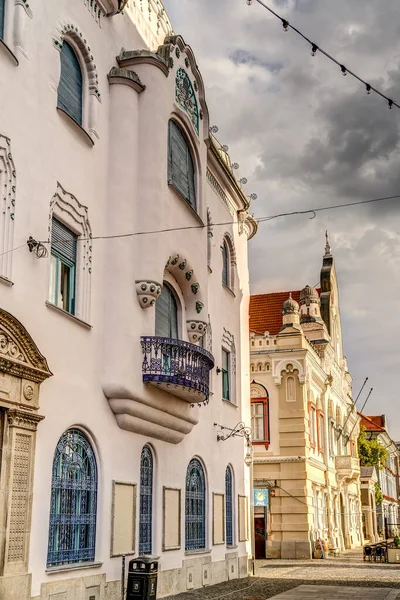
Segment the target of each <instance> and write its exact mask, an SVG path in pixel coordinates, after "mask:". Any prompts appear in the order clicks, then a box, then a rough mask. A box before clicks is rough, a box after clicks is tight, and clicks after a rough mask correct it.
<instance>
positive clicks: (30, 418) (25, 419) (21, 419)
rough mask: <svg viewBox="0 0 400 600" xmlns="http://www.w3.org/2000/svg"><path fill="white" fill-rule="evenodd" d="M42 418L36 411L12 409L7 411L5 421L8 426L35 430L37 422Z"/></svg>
mask: <svg viewBox="0 0 400 600" xmlns="http://www.w3.org/2000/svg"><path fill="white" fill-rule="evenodd" d="M43 419H44V416H42V415H38V414H37V413H31V412H25V411H22V410H18V409H14V410H9V411H7V421H8V426H9V427H18V428H19V429H27V430H28V431H36V430H37V426H38V423H40V421H42V420H43Z"/></svg>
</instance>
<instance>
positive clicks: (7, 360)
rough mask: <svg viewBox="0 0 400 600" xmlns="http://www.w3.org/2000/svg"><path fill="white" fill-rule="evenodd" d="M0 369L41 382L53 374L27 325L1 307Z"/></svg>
mask: <svg viewBox="0 0 400 600" xmlns="http://www.w3.org/2000/svg"><path fill="white" fill-rule="evenodd" d="M0 371H2V372H3V373H9V374H10V375H14V376H15V377H21V378H24V379H29V380H30V381H34V382H37V383H41V382H42V381H44V380H45V379H47V378H48V377H50V376H51V375H52V373H51V371H50V369H49V367H48V364H47V361H46V359H45V357H44V356H43V355H42V354H41V353H40V352H39V349H38V347H37V346H36V344H35V342H34V341H33V339H32V338H31V336H30V335H29V333H28V332H27V330H26V329H25V327H24V326H23V325H22V323H20V321H18V320H17V319H16V318H15V317H14V316H13V315H11V314H10V313H8V312H7V311H5V310H4V309H2V308H0Z"/></svg>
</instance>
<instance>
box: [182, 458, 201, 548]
mask: <svg viewBox="0 0 400 600" xmlns="http://www.w3.org/2000/svg"><path fill="white" fill-rule="evenodd" d="M205 547H206V481H205V477H204V471H203V467H202V465H201V462H200V461H199V460H198V459H197V458H192V460H191V461H190V463H189V466H188V469H187V473H186V497H185V550H199V549H201V548H205Z"/></svg>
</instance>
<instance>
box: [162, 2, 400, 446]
mask: <svg viewBox="0 0 400 600" xmlns="http://www.w3.org/2000/svg"><path fill="white" fill-rule="evenodd" d="M265 1H266V3H267V4H270V5H271V6H273V7H274V8H275V9H276V10H277V11H278V12H282V14H283V15H284V17H285V18H287V19H288V20H289V21H290V22H291V23H293V24H294V25H296V26H297V27H299V28H300V29H301V30H302V31H304V33H305V34H307V35H308V36H309V37H310V39H312V40H314V41H315V42H316V43H317V44H318V45H320V46H321V47H324V48H326V50H327V51H328V52H330V53H331V54H332V55H334V56H336V57H337V58H338V60H339V61H340V62H341V63H343V64H345V65H347V67H348V68H351V69H352V70H354V71H355V72H356V73H358V74H359V75H360V76H362V77H363V78H364V79H365V80H366V81H369V82H370V83H371V84H372V85H375V86H376V87H378V88H379V89H381V90H382V91H383V92H385V93H386V94H387V95H389V96H390V97H392V98H393V99H395V100H397V101H400V18H399V8H398V0H385V1H384V2H378V1H377V0H352V1H351V2H349V1H348V0H336V2H332V0H318V1H317V0H278V1H277V0H275V2H274V1H273V0H269V1H268V0H265ZM165 5H166V8H167V10H168V11H169V14H170V16H171V18H172V21H173V23H174V26H175V29H176V31H177V32H178V33H182V34H183V36H184V38H185V40H186V41H187V43H189V44H190V45H191V46H192V48H193V50H194V52H195V54H196V60H197V62H198V64H199V66H200V69H201V71H202V75H203V77H204V80H205V84H206V90H207V103H208V106H209V109H210V115H211V121H212V123H213V124H214V123H215V124H217V125H218V126H219V133H218V135H219V136H220V139H221V141H222V142H223V143H227V144H228V145H229V147H230V154H231V156H232V159H233V160H235V161H237V162H238V163H239V164H240V170H239V171H238V172H237V173H238V174H239V176H241V177H242V176H245V177H247V178H248V180H249V182H248V184H247V186H246V191H247V193H249V194H250V193H251V192H256V193H257V195H258V200H257V201H255V202H254V203H253V205H252V210H253V211H254V213H255V215H256V216H264V215H274V214H277V213H281V212H287V211H290V210H304V209H307V208H311V207H318V206H328V205H332V204H339V203H343V202H354V201H359V200H360V199H367V198H374V197H378V196H385V195H393V194H396V193H400V142H399V138H400V110H399V109H393V110H388V107H387V103H386V102H385V101H384V100H383V99H382V98H379V97H377V96H375V95H374V94H371V95H370V96H367V94H366V93H365V88H364V87H363V86H362V85H361V84H360V83H359V82H357V81H355V80H354V79H353V78H351V77H350V76H347V77H343V76H342V75H341V73H340V69H339V68H338V67H337V66H336V65H334V64H332V63H331V62H330V61H328V60H327V59H326V58H325V57H324V56H322V55H321V54H319V53H317V56H315V57H311V51H310V50H311V49H310V47H309V45H308V44H307V43H306V42H304V40H302V39H300V38H299V37H298V36H296V34H294V33H293V32H290V31H289V32H287V33H285V32H284V31H283V29H282V25H281V23H280V22H279V21H278V20H277V19H276V18H274V17H272V16H271V15H270V14H269V13H267V11H265V9H263V8H262V7H261V6H260V5H259V4H258V3H256V2H253V5H252V6H250V7H249V6H247V3H246V2H245V0H165ZM325 229H328V230H329V231H330V235H331V244H332V248H333V251H334V255H335V261H336V268H337V272H338V278H339V284H340V301H341V314H342V320H343V335H344V346H345V352H346V354H347V356H348V360H349V367H350V370H351V372H352V375H353V378H354V390H355V392H356V393H357V391H358V389H359V387H360V386H361V384H362V381H363V379H364V377H365V376H367V375H368V376H369V378H370V383H371V385H373V386H374V389H375V391H374V394H373V396H372V397H371V401H370V403H369V405H368V406H369V411H370V413H371V414H372V413H374V412H376V413H377V414H380V413H382V412H385V413H386V414H387V416H388V420H389V425H390V428H391V431H392V433H393V435H394V436H397V437H399V438H400V417H399V416H398V414H397V405H396V402H397V387H398V384H397V380H398V376H397V372H398V365H399V364H400V350H399V348H398V344H397V341H396V337H397V335H398V329H399V318H398V304H399V298H400V269H399V264H400V201H399V200H396V201H392V202H384V203H381V204H370V205H364V206H361V207H353V208H346V209H341V210H336V211H329V212H326V213H324V212H321V213H318V215H317V217H316V218H315V219H312V220H310V219H309V218H308V216H293V217H285V218H281V219H277V220H275V221H271V222H269V223H265V224H261V225H260V229H259V233H258V234H257V236H256V237H255V238H254V239H253V240H252V242H251V243H250V248H249V258H250V273H251V285H252V291H253V293H262V292H270V291H278V290H279V291H282V290H285V289H294V288H296V287H297V288H300V287H302V286H304V285H305V284H306V283H309V284H310V285H314V284H316V283H317V282H318V278H319V270H320V268H321V262H322V254H323V249H324V243H325V239H324V231H325Z"/></svg>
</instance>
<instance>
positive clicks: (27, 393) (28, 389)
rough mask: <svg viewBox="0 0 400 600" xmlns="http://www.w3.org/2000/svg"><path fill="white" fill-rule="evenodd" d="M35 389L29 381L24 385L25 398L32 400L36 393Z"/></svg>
mask: <svg viewBox="0 0 400 600" xmlns="http://www.w3.org/2000/svg"><path fill="white" fill-rule="evenodd" d="M34 392H35V390H34V389H33V385H31V384H30V383H27V384H26V385H25V386H24V398H25V400H28V401H30V400H32V398H33V394H34Z"/></svg>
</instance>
